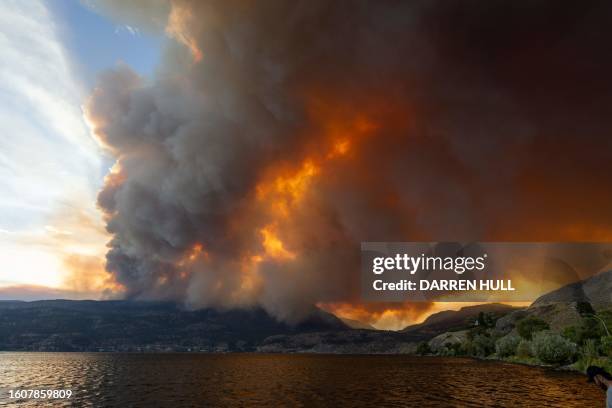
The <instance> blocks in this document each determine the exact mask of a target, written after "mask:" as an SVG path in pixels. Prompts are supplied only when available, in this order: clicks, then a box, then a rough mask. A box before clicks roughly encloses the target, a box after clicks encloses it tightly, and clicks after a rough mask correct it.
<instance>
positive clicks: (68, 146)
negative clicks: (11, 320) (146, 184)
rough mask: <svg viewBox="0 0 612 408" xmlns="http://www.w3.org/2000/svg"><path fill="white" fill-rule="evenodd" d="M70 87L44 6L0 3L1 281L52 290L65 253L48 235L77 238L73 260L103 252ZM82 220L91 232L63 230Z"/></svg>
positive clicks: (95, 181) (84, 137)
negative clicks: (67, 234) (79, 255)
mask: <svg viewBox="0 0 612 408" xmlns="http://www.w3.org/2000/svg"><path fill="white" fill-rule="evenodd" d="M79 83H80V81H78V80H77V79H76V78H75V76H74V73H73V72H72V70H71V64H70V60H69V58H68V57H67V54H66V51H65V49H64V47H63V46H62V43H61V41H60V37H59V35H58V32H57V27H56V26H55V24H54V21H53V18H52V14H51V13H50V11H49V10H48V9H47V7H46V5H45V4H44V3H42V2H40V1H10V0H9V1H2V2H0V231H3V232H8V231H10V233H3V234H0V282H2V281H5V282H12V283H28V284H49V285H59V284H60V283H61V274H62V273H63V271H62V270H61V257H62V256H64V255H66V253H65V251H67V249H66V240H58V239H56V235H58V234H57V231H79V232H80V234H79V235H78V236H76V235H77V234H73V235H75V236H74V238H73V240H75V241H76V240H83V241H84V242H86V243H87V245H88V246H89V247H87V248H85V247H86V245H80V246H79V245H73V247H79V248H81V250H82V252H87V253H93V252H97V253H102V252H103V251H104V240H105V239H106V238H105V235H104V233H103V232H101V229H100V225H101V220H100V216H99V214H98V213H97V210H96V208H95V197H96V194H97V191H98V188H99V186H100V184H101V181H102V176H103V174H102V172H103V168H102V165H103V161H102V156H101V154H100V150H99V147H98V146H97V144H96V142H95V141H94V140H93V139H92V138H91V136H90V134H89V130H88V128H87V126H86V124H85V122H84V120H83V115H82V111H81V102H82V100H83V97H84V93H83V90H82V89H81V88H80V86H79ZM76 215H78V216H76ZM84 218H85V219H87V220H88V223H89V224H90V225H86V226H83V225H76V226H75V225H70V224H74V223H76V224H79V223H80V222H82V220H83V219H84ZM41 231H42V232H41ZM71 236H72V235H71ZM23 237H30V238H32V237H35V238H36V239H35V241H36V242H37V244H33V243H32V242H33V240H32V239H23ZM45 240H47V241H45Z"/></svg>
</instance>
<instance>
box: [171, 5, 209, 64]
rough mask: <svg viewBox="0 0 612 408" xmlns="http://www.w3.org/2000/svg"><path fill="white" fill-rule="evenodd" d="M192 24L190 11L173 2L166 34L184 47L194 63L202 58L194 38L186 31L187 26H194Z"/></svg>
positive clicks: (192, 17) (192, 18) (192, 19)
mask: <svg viewBox="0 0 612 408" xmlns="http://www.w3.org/2000/svg"><path fill="white" fill-rule="evenodd" d="M193 22H194V16H193V13H192V11H191V9H190V8H189V7H185V6H180V5H179V4H178V3H176V2H174V3H172V10H171V11H170V15H169V16H168V24H167V25H166V33H167V34H168V35H169V36H171V37H173V38H175V39H176V40H177V41H179V42H180V43H182V44H183V45H185V46H186V47H187V48H188V49H189V51H190V52H191V55H192V56H193V60H194V61H195V62H200V61H201V60H202V56H203V54H202V50H200V47H199V46H198V42H197V40H196V38H195V36H194V35H193V34H191V31H190V30H188V29H187V27H188V26H194V23H193Z"/></svg>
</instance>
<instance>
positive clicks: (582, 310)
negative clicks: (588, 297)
mask: <svg viewBox="0 0 612 408" xmlns="http://www.w3.org/2000/svg"><path fill="white" fill-rule="evenodd" d="M576 311H577V312H578V314H579V315H580V316H586V315H589V314H595V309H593V306H591V304H590V303H589V302H576Z"/></svg>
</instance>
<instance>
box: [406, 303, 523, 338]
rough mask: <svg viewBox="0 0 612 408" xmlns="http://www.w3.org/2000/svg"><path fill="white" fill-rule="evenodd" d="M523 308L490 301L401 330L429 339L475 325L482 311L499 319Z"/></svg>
mask: <svg viewBox="0 0 612 408" xmlns="http://www.w3.org/2000/svg"><path fill="white" fill-rule="evenodd" d="M518 310H521V309H520V308H516V307H513V306H510V305H504V304H501V303H488V304H483V305H477V306H466V307H463V308H461V309H459V310H456V311H455V310H446V311H443V312H439V313H435V314H432V315H431V316H429V317H428V318H427V319H425V321H424V322H423V323H420V324H415V325H412V326H408V327H406V328H405V329H403V330H401V332H402V333H406V334H410V335H411V336H413V337H415V338H418V339H419V340H428V339H430V338H432V337H435V336H437V335H439V334H442V333H444V332H449V331H459V330H463V329H466V328H469V327H473V326H474V321H475V320H476V319H477V318H478V315H479V314H480V313H487V314H489V315H491V316H492V317H493V318H495V319H498V318H500V317H502V316H505V315H507V314H508V313H511V312H514V311H518Z"/></svg>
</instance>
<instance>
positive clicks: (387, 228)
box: [87, 0, 612, 320]
mask: <svg viewBox="0 0 612 408" xmlns="http://www.w3.org/2000/svg"><path fill="white" fill-rule="evenodd" d="M130 4H132V6H133V5H134V4H135V3H130ZM148 8H149V9H150V10H149V11H150V12H151V13H150V14H147V10H143V11H142V13H140V12H138V13H135V12H134V10H138V8H134V7H131V8H130V9H129V10H127V9H125V8H124V6H123V4H119V3H106V4H105V5H104V10H105V12H107V13H109V14H111V15H113V16H118V17H119V18H124V19H125V21H128V22H130V21H132V20H131V18H133V17H134V15H137V16H138V19H139V20H142V19H143V18H145V17H143V16H147V15H150V21H153V23H152V26H155V25H156V24H157V25H159V24H160V23H159V22H160V21H164V22H165V24H166V28H165V30H166V32H167V33H168V34H169V35H170V36H171V37H173V38H174V40H172V41H169V43H168V45H167V49H166V51H165V57H164V60H163V61H162V62H161V66H160V68H159V73H158V75H157V76H156V77H155V78H154V79H152V80H146V79H143V78H139V77H138V75H137V74H135V73H134V72H133V71H131V70H130V68H129V67H127V66H123V65H120V66H118V67H117V68H115V69H112V70H110V71H107V72H105V73H104V74H102V75H101V77H100V82H99V84H98V87H97V88H96V90H95V92H94V93H93V95H92V97H91V100H90V102H89V104H88V108H87V109H88V115H89V117H90V119H91V121H92V122H93V123H94V126H95V129H96V133H97V134H98V136H99V137H100V138H101V140H102V141H103V142H104V143H105V144H106V145H107V146H108V147H109V149H110V151H112V152H113V154H114V156H115V157H116V159H117V162H118V170H117V171H116V173H114V174H112V175H110V176H109V178H108V181H107V183H106V185H105V187H104V189H103V191H102V192H101V193H100V196H99V205H100V207H101V208H102V209H103V211H104V212H105V214H106V216H107V219H108V230H109V231H110V232H111V233H112V234H113V237H114V238H113V240H112V241H111V243H110V247H109V252H108V255H107V269H108V270H109V271H111V272H112V273H113V274H115V276H116V279H117V280H118V282H119V283H121V284H123V285H125V286H126V288H127V290H128V293H129V295H130V296H135V297H163V298H175V299H187V300H188V302H190V303H192V304H194V305H196V306H201V305H220V306H228V307H231V306H240V305H249V304H261V305H263V306H264V307H266V308H267V309H268V310H269V311H271V312H273V313H275V314H276V315H277V316H279V317H281V318H284V319H289V320H291V319H294V318H298V317H299V316H300V315H301V314H303V313H305V312H306V311H307V310H308V308H309V307H310V305H312V304H315V303H317V302H351V301H355V300H356V299H357V297H358V293H359V288H358V287H357V282H359V279H358V277H357V274H358V273H359V272H358V271H359V265H358V263H359V252H358V251H359V243H360V242H361V241H367V240H372V241H394V240H395V241H407V240H413V241H414V240H519V241H530V240H552V241H563V240H581V241H593V240H610V239H611V238H612V212H611V211H610V204H609V203H610V202H612V193H611V191H612V190H610V188H609V186H610V181H611V175H612V145H611V144H612V141H611V139H610V134H611V131H612V121H611V120H610V118H611V117H612V92H610V91H612V89H610V88H611V85H612V81H611V80H610V79H609V76H610V72H612V71H611V69H612V60H611V56H612V54H610V53H609V52H607V49H608V47H609V44H610V40H612V24H611V23H612V10H611V5H610V3H608V2H584V3H578V2H563V1H561V2H560V1H535V2H524V3H517V2H514V1H463V2H437V1H422V2H421V1H416V2H401V3H400V2H385V1H376V2H368V1H332V2H330V1H318V0H314V1H313V0H308V1H293V2H290V1H265V2H249V1H193V2H189V1H172V2H171V3H166V2H160V3H157V5H156V6H155V7H154V6H151V5H149V6H148ZM145 20H146V18H145ZM136 23H138V21H136ZM146 24H149V23H146ZM364 118H365V119H364ZM361 120H365V121H366V122H367V123H369V124H370V125H371V126H369V127H367V126H366V127H364V128H363V129H366V128H367V129H366V130H363V129H362V128H361V127H360V125H359V123H360V121H361ZM338 129H339V130H338ZM360 129H361V130H360ZM336 133H341V134H342V135H344V134H347V135H346V137H347V138H348V139H350V148H349V150H348V153H346V156H345V157H343V158H341V159H338V160H328V159H326V157H327V156H326V155H328V153H327V152H328V151H329V143H330V140H331V139H333V138H334V135H335V134H336ZM360 134H362V135H361V136H360ZM343 137H344V136H343ZM307 158H313V160H314V161H315V162H316V164H317V168H318V171H319V173H320V174H318V175H317V176H316V177H312V180H310V179H309V182H308V186H307V189H306V193H304V194H303V196H301V197H300V200H299V203H294V204H292V205H293V207H292V210H291V215H290V217H285V218H282V219H280V220H275V219H274V217H273V216H272V215H271V214H270V211H269V208H267V207H269V205H268V204H269V202H267V201H265V200H264V202H263V203H261V202H258V200H257V188H258V186H261V185H262V182H265V180H269V179H270V178H271V179H272V180H274V177H275V176H274V175H275V174H281V173H282V174H284V173H283V172H285V173H289V174H294V173H295V172H297V171H299V169H300V168H301V166H303V163H304V160H306V159H307ZM274 222H276V224H275V225H276V227H277V229H276V231H275V233H276V235H277V238H278V239H280V240H281V241H282V242H283V245H284V248H285V249H286V250H287V251H288V252H289V253H291V254H292V255H294V256H293V257H292V258H291V259H289V258H288V256H286V257H285V258H286V259H278V257H277V258H274V257H268V258H264V259H261V260H259V261H258V262H257V263H256V267H253V268H254V270H255V272H252V271H251V272H249V273H248V274H247V275H248V277H249V279H246V280H245V272H244V268H245V259H248V257H253V256H256V255H257V254H260V253H262V245H263V244H262V234H261V229H262V228H264V227H265V226H267V225H271V223H272V224H273V223H274ZM198 244H201V245H202V248H203V249H204V251H205V255H202V256H198V257H194V258H196V259H194V260H193V261H189V262H187V261H186V259H187V258H189V256H190V253H191V252H192V251H193V250H194V247H195V246H197V245H198ZM281 258H282V257H281ZM251 266H252V265H251Z"/></svg>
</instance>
